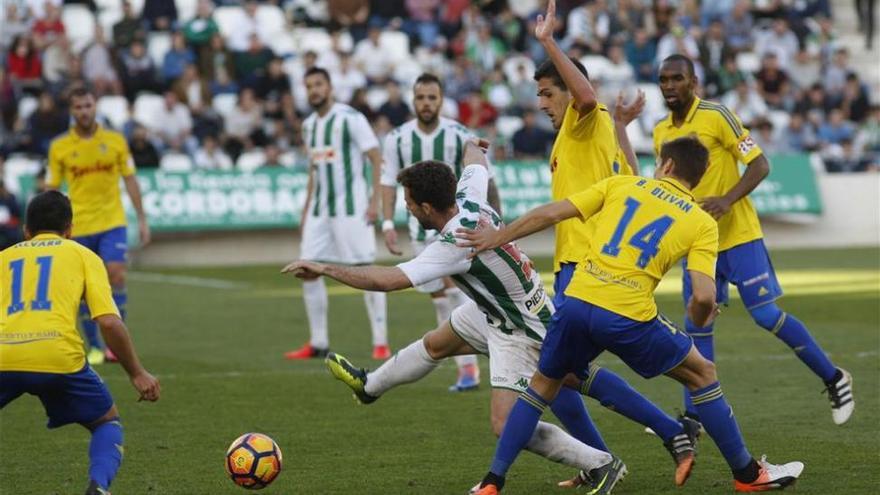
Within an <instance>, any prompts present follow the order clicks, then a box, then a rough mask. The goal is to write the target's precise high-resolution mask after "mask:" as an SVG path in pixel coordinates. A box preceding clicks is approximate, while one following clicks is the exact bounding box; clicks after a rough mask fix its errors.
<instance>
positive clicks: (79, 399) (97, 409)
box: [0, 364, 113, 428]
mask: <svg viewBox="0 0 880 495" xmlns="http://www.w3.org/2000/svg"><path fill="white" fill-rule="evenodd" d="M25 393H28V394H31V395H36V396H37V397H39V398H40V402H42V403H43V407H44V408H45V409H46V416H48V417H49V423H48V425H47V426H48V427H49V428H58V427H59V426H64V425H68V424H71V423H81V424H85V425H87V424H89V423H93V422H95V421H96V420H98V419H100V418H101V417H102V416H104V415H105V414H107V411H109V410H110V408H111V407H113V397H111V396H110V391H109V390H108V389H107V386H106V385H104V382H103V381H101V377H100V376H98V374H97V373H95V371H94V370H93V369H92V368H90V367H89V365H88V364H86V365H85V366H83V369H81V370H79V371H77V372H76V373H68V374H62V373H34V372H28V371H0V409H3V408H4V407H6V404H9V403H10V402H12V401H14V400H15V399H17V398H19V397H20V396H21V395H23V394H25Z"/></svg>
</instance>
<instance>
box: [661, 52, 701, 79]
mask: <svg viewBox="0 0 880 495" xmlns="http://www.w3.org/2000/svg"><path fill="white" fill-rule="evenodd" d="M670 62H684V65H685V66H687V70H688V75H689V76H692V77H693V76H695V75H696V74H697V71H696V70H695V69H694V61H693V60H691V59H690V58H688V57H687V56H685V55H682V54H680V53H673V54H672V55H670V56H668V57H666V58H664V59H663V64H666V63H670ZM663 64H661V65H663Z"/></svg>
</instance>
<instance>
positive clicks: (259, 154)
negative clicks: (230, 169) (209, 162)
mask: <svg viewBox="0 0 880 495" xmlns="http://www.w3.org/2000/svg"><path fill="white" fill-rule="evenodd" d="M265 162H266V154H265V153H263V150H261V149H260V148H255V149H253V150H251V151H247V152H245V153H242V154H241V156H239V157H238V160H236V161H235V168H237V169H238V170H239V171H240V172H253V171H254V170H256V169H258V168H260V167H261V166H262V165H263V164H264V163H265Z"/></svg>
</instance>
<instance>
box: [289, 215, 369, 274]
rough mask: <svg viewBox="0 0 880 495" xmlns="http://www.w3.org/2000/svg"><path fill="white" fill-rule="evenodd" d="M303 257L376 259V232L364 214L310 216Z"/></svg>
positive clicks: (360, 262)
mask: <svg viewBox="0 0 880 495" xmlns="http://www.w3.org/2000/svg"><path fill="white" fill-rule="evenodd" d="M300 258H302V259H304V260H309V261H326V262H330V263H342V264H347V265H363V264H369V263H373V262H374V261H376V233H375V230H374V229H373V226H372V225H370V224H368V223H367V221H366V220H365V219H364V217H363V216H362V215H355V216H352V217H348V216H341V217H327V216H323V215H322V216H317V217H314V216H309V217H308V218H307V219H306V226H305V228H304V229H303V233H302V243H301V244H300Z"/></svg>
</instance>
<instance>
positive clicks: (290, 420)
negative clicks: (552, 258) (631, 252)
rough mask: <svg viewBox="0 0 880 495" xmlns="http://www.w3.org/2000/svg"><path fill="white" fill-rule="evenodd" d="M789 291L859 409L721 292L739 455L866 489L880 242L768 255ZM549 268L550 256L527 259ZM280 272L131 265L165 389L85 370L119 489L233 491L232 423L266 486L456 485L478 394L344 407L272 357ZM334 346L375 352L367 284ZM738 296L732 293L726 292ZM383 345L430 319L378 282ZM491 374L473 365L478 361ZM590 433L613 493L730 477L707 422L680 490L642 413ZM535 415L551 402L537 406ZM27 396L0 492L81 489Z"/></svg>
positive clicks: (665, 304)
mask: <svg viewBox="0 0 880 495" xmlns="http://www.w3.org/2000/svg"><path fill="white" fill-rule="evenodd" d="M774 261H775V264H776V268H777V270H778V271H779V273H780V276H781V279H782V284H783V287H784V288H785V289H786V291H787V295H786V297H784V298H783V299H782V301H781V306H782V307H783V309H785V310H786V311H789V312H791V313H792V314H795V315H797V316H798V318H800V319H801V320H803V321H805V322H806V323H807V325H808V326H809V328H810V329H811V331H812V332H813V335H814V336H815V337H816V338H817V339H818V340H819V342H820V343H821V344H822V345H823V346H824V348H825V349H826V351H828V352H829V353H831V354H832V356H833V359H834V360H835V361H836V362H837V363H838V364H839V365H841V366H843V367H845V368H847V369H849V370H850V371H851V372H852V374H853V376H854V377H855V386H854V389H855V394H856V400H857V407H856V411H855V414H854V416H853V418H852V419H851V420H850V422H849V423H848V424H846V425H845V426H843V427H837V426H834V424H833V423H832V421H831V414H830V409H829V406H828V402H827V399H826V398H825V396H824V395H822V394H820V390H821V389H822V384H821V383H820V382H819V381H818V380H817V379H816V378H815V377H814V376H813V375H812V374H811V373H809V371H808V370H807V369H806V368H805V367H804V366H803V365H802V364H801V363H800V362H799V361H797V360H796V359H795V358H794V356H793V354H792V353H791V352H790V351H789V350H788V349H787V348H786V347H784V345H783V344H782V343H781V342H779V341H777V340H776V339H775V338H773V337H772V336H769V335H767V332H765V331H764V330H761V329H760V328H758V327H757V326H756V325H754V324H753V323H752V321H751V320H750V319H749V318H748V315H747V313H746V312H745V310H744V309H743V308H742V306H741V305H740V303H739V301H738V300H734V301H733V304H732V305H731V307H730V308H728V309H726V310H725V311H724V313H723V314H722V315H721V317H720V318H719V321H718V324H717V329H716V335H717V339H716V340H717V347H718V351H717V354H718V356H719V358H718V369H719V374H720V378H721V382H722V384H723V386H724V391H725V395H726V396H727V399H728V400H729V402H730V403H731V405H732V406H733V409H734V411H735V412H736V415H737V417H738V419H739V422H740V425H741V427H742V430H743V432H744V435H745V438H746V441H747V443H748V445H749V447H750V450H751V451H752V453H753V455H755V456H760V455H761V454H763V453H767V454H768V455H769V458H770V460H771V461H777V462H780V461H789V460H801V461H804V462H805V463H806V470H805V472H804V475H803V477H802V479H801V480H800V481H799V483H798V486H797V493H799V494H801V495H806V494H831V493H833V494H836V495H840V494H869V493H877V490H878V488H877V487H878V486H880V412H878V411H880V393H878V390H880V354H878V353H880V321H878V317H880V270H878V261H880V251H878V250H876V249H859V250H855V249H853V250H835V251H777V252H775V253H774ZM538 262H539V265H540V267H541V268H542V269H544V270H545V272H549V270H548V266H549V261H548V260H547V259H539V260H538ZM278 268H280V267H274V266H272V267H257V268H218V269H181V270H158V271H156V270H150V271H146V272H136V273H133V274H132V277H131V282H130V290H129V293H130V301H131V302H130V305H129V306H130V307H129V311H130V317H129V324H130V327H131V329H132V333H133V337H134V340H135V343H136V345H137V348H138V350H139V352H140V355H141V358H142V360H143V362H144V364H145V365H146V366H147V367H148V369H149V370H151V371H152V372H153V373H155V374H157V375H158V376H159V377H160V378H161V380H162V399H161V400H160V401H159V402H158V403H155V404H146V403H138V402H136V396H135V393H134V390H133V389H132V388H131V387H130V385H129V383H128V380H127V379H126V377H125V375H124V373H123V372H122V370H121V369H120V368H119V367H118V366H116V365H104V366H102V367H100V368H99V369H98V371H99V373H100V374H101V375H102V376H103V377H104V379H105V381H106V382H107V384H108V385H109V387H110V389H111V391H112V393H113V395H114V397H115V399H116V402H117V405H118V406H119V409H120V411H121V414H122V419H123V424H124V426H125V436H126V452H125V460H124V462H123V466H122V469H121V471H120V473H119V477H118V478H117V479H116V482H115V483H114V485H113V492H114V493H115V494H122V495H125V494H137V495H143V494H163V495H170V494H182V495H222V494H236V493H243V492H242V490H241V489H240V488H238V487H236V486H234V485H233V484H232V483H231V482H230V481H229V480H228V479H227V478H226V476H225V473H224V471H223V457H224V452H225V449H226V447H227V446H228V444H229V442H231V441H232V440H233V439H235V438H236V437H237V436H238V435H239V434H241V433H244V432H248V431H257V432H263V433H266V434H268V435H270V436H271V437H273V438H274V439H275V440H276V441H277V442H278V444H279V445H280V446H281V449H282V450H283V452H284V461H285V463H284V470H283V472H282V473H281V476H280V477H279V478H278V479H277V480H276V482H275V483H274V484H273V485H272V486H271V487H269V488H267V489H265V490H263V493H266V494H274V495H281V494H285V495H294V494H318V493H331V494H334V493H338V494H342V493H346V494H352V493H356V494H410V493H411V494H416V493H419V494H425V493H428V494H463V493H466V490H467V489H468V488H469V487H470V486H471V485H473V484H474V483H475V482H476V481H478V480H479V479H480V478H481V476H482V475H483V474H484V471H485V470H486V468H487V466H488V464H489V462H490V461H491V457H492V453H493V451H494V447H495V439H494V437H493V436H492V434H491V431H490V428H489V389H488V387H487V386H485V385H484V386H483V387H482V388H481V389H480V390H479V391H478V392H474V393H467V394H463V395H453V394H450V393H448V392H446V387H447V386H448V385H449V384H450V383H451V382H452V381H453V378H454V366H452V365H451V364H444V365H443V366H441V367H440V368H439V369H438V370H437V371H436V372H434V373H433V374H432V375H430V376H429V377H428V378H427V379H425V380H423V381H422V382H420V383H417V384H414V385H410V386H406V387H403V388H400V389H397V390H394V391H392V392H391V393H389V394H388V395H386V396H385V397H383V398H382V399H381V400H380V401H378V402H377V403H375V404H373V405H370V406H357V405H356V404H355V403H354V401H353V400H352V398H351V396H350V394H349V393H348V392H347V389H346V388H345V387H344V386H343V385H342V384H341V383H339V382H336V381H335V380H334V379H333V378H332V377H330V376H329V374H328V373H326V371H325V368H324V365H323V363H322V362H320V361H309V362H297V363H293V362H287V361H284V360H283V359H281V354H282V352H283V351H286V350H289V349H291V348H293V347H295V346H298V345H299V344H301V343H302V342H304V341H305V340H306V338H307V330H306V320H305V313H304V311H303V303H302V298H301V297H300V290H299V287H300V286H299V283H298V282H297V281H296V280H295V279H293V278H289V277H284V276H281V275H279V274H278V273H277V272H278ZM677 290H678V282H677V280H676V279H675V274H673V275H671V276H670V277H669V280H666V281H664V284H663V285H661V287H660V290H659V296H658V297H659V301H660V304H661V309H662V310H664V312H665V313H666V314H667V315H669V316H670V317H672V318H673V319H675V320H677V321H680V320H681V318H682V311H681V304H680V299H679V296H678V295H677V293H676V291H677ZM330 292H331V298H330V334H331V343H332V346H333V348H334V349H335V350H337V351H338V352H341V353H343V354H345V355H346V356H348V357H349V358H351V359H352V360H353V361H354V362H355V363H358V364H362V365H366V366H370V367H374V366H376V365H377V363H376V362H374V361H372V360H370V359H369V354H370V336H369V330H368V326H367V322H366V315H365V310H364V305H363V299H362V298H361V297H360V295H358V294H357V293H352V292H350V291H348V290H346V289H344V288H342V287H339V286H331V290H330ZM733 292H734V293H735V291H733ZM388 301H389V319H390V338H391V344H392V347H393V348H394V349H399V348H400V347H402V346H404V345H406V344H408V343H409V342H411V341H412V340H413V339H415V338H417V337H419V336H420V335H421V334H422V333H424V331H426V330H429V329H431V328H433V326H434V312H433V310H432V308H431V304H430V302H429V301H428V298H427V297H426V296H424V295H421V294H417V293H415V292H413V291H407V292H403V293H400V294H392V295H390V296H389V298H388ZM481 364H482V366H483V369H484V372H483V376H484V377H486V375H487V371H486V369H487V361H486V360H485V359H484V358H481ZM600 364H602V365H603V366H606V367H608V368H610V369H612V370H614V371H617V372H620V373H621V374H623V375H624V376H625V377H626V378H627V379H628V380H630V382H631V383H632V384H633V385H634V386H635V387H636V388H638V389H639V390H640V391H642V392H643V393H645V394H646V395H648V396H649V397H650V398H652V399H653V400H655V401H656V402H657V403H658V404H659V405H661V406H662V407H663V408H664V409H666V410H667V411H670V412H673V413H674V410H675V408H676V407H680V400H681V392H680V388H679V387H678V386H677V385H676V384H674V383H673V382H672V381H671V380H668V379H665V378H658V379H656V380H652V381H650V382H649V381H645V380H643V379H641V378H639V377H637V376H636V375H635V374H633V373H631V372H630V371H629V370H628V369H625V366H624V365H623V364H622V363H621V362H620V361H618V360H617V359H616V358H615V357H614V356H611V355H608V354H605V355H603V356H602V357H601V358H600ZM587 405H588V407H589V409H590V412H591V414H592V416H593V418H594V419H595V421H596V423H597V424H598V426H599V428H600V430H601V431H602V432H603V434H604V436H605V439H606V441H607V442H608V444H609V445H610V446H611V448H612V449H614V450H615V452H616V453H617V454H618V455H620V456H621V457H622V458H623V459H624V460H625V461H626V463H627V465H628V466H629V469H630V475H629V477H628V478H627V479H626V481H625V482H624V483H623V484H622V485H620V486H619V488H618V489H617V490H616V491H615V493H620V494H636V493H643V494H644V493H650V494H682V495H683V494H707V493H725V492H731V491H732V487H731V485H732V481H731V476H730V474H729V472H728V470H727V468H726V466H725V464H724V462H723V459H722V458H721V456H720V454H719V452H718V450H717V449H716V448H715V446H714V444H712V442H711V441H710V440H709V439H708V438H706V437H704V439H703V440H704V441H703V442H702V443H701V446H700V449H699V456H698V460H697V467H696V470H695V472H694V474H693V476H692V477H691V479H690V481H689V482H688V484H687V486H686V487H684V488H683V489H676V488H674V487H673V482H672V470H673V465H672V461H671V459H670V458H669V456H668V454H667V453H666V451H665V450H664V449H663V447H662V445H661V443H660V442H659V441H658V440H657V439H656V438H655V437H652V436H649V435H646V434H645V433H644V432H643V430H642V428H641V427H639V426H637V425H636V424H634V423H631V422H629V421H627V420H625V419H623V418H621V417H620V416H618V415H616V414H614V413H613V412H611V411H608V410H606V409H604V408H602V407H601V406H599V405H598V404H596V403H595V402H592V401H588V402H587ZM548 417H549V414H548ZM44 424H45V417H44V414H43V411H42V408H41V406H40V404H39V401H37V400H36V399H35V398H33V397H30V396H27V397H24V398H21V399H19V400H17V401H16V402H14V403H12V404H11V405H10V406H8V407H7V408H6V409H5V410H4V411H2V413H0V459H2V462H0V493H2V494H4V495H6V494H9V495H12V494H40V495H48V494H65V495H68V494H77V493H82V492H83V491H84V490H85V487H86V484H87V467H88V458H87V455H86V450H87V448H88V441H89V437H88V434H87V432H86V431H85V430H84V429H82V428H80V427H77V426H68V427H65V428H62V429H60V430H57V431H48V430H46V428H45V427H44ZM571 474H572V470H571V469H568V468H565V467H563V466H559V465H556V464H552V463H550V462H548V461H545V460H543V459H540V458H538V457H536V456H534V455H532V454H529V453H525V454H523V455H522V456H521V457H520V459H519V461H518V462H517V463H516V464H515V465H514V467H513V469H512V470H511V472H510V476H509V478H508V489H507V490H506V491H505V493H506V494H510V495H516V494H554V493H565V492H564V491H562V490H560V489H557V488H556V487H555V483H556V481H558V480H560V479H563V478H565V477H567V476H569V475H571Z"/></svg>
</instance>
